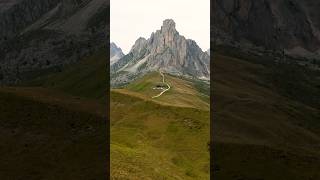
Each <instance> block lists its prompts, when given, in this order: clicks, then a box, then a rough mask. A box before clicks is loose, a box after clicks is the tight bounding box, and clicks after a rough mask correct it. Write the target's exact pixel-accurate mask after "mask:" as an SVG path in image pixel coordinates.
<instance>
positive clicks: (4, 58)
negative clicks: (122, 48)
mask: <svg viewBox="0 0 320 180" xmlns="http://www.w3.org/2000/svg"><path fill="white" fill-rule="evenodd" d="M7 2H8V1H7ZM3 4H5V6H1V7H0V85H1V84H6V85H7V84H15V83H19V82H21V81H23V80H27V79H30V78H32V77H31V75H30V74H38V73H39V72H45V71H46V70H47V69H50V71H52V70H54V69H55V70H59V71H60V70H61V69H62V68H63V67H64V66H65V65H67V64H72V63H77V62H78V61H80V60H81V59H83V57H85V56H88V55H90V54H92V53H94V52H95V51H97V50H100V49H101V48H105V47H106V36H107V35H106V27H107V19H108V18H107V16H108V14H109V11H108V6H109V4H108V1H106V0H15V1H10V3H5V2H4V0H0V5H3ZM106 62H107V60H106Z"/></svg>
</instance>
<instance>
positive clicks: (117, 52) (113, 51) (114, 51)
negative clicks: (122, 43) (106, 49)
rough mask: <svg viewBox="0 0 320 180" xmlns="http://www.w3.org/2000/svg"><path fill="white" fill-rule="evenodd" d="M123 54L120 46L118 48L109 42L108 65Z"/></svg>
mask: <svg viewBox="0 0 320 180" xmlns="http://www.w3.org/2000/svg"><path fill="white" fill-rule="evenodd" d="M123 56H124V54H123V52H122V50H121V48H119V47H118V46H117V45H116V44H115V43H113V42H112V43H110V65H112V64H114V63H116V62H117V61H118V60H119V59H121V58H122V57H123Z"/></svg>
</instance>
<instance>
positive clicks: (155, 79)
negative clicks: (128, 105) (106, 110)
mask: <svg viewBox="0 0 320 180" xmlns="http://www.w3.org/2000/svg"><path fill="white" fill-rule="evenodd" d="M164 76H165V82H166V83H168V84H169V85H170V86H171V88H170V90H169V91H167V92H165V93H164V95H162V96H160V97H158V98H154V99H152V97H153V96H155V95H157V94H159V93H160V92H161V91H162V90H158V89H153V88H154V87H156V86H157V85H163V83H162V76H161V75H160V73H159V72H151V73H149V74H147V75H145V76H144V77H142V78H140V79H138V80H136V81H134V82H132V83H130V84H129V85H127V86H126V87H125V88H123V89H116V90H114V91H118V92H121V93H125V94H130V95H132V96H137V97H140V98H143V99H145V100H150V101H151V100H152V101H154V102H156V103H160V104H162V105H167V106H179V107H192V108H198V109H203V110H209V104H210V103H209V95H208V94H209V93H208V92H209V91H210V89H209V85H207V84H205V83H200V82H195V81H190V80H187V79H182V78H179V77H176V76H172V75H169V74H164ZM200 84H201V85H202V86H203V87H202V89H201V90H202V91H201V90H200Z"/></svg>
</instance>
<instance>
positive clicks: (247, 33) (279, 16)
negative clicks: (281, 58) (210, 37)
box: [213, 0, 320, 51]
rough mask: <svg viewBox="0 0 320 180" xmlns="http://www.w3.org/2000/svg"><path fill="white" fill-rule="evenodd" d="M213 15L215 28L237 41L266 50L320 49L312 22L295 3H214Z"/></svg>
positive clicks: (287, 0)
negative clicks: (298, 47)
mask: <svg viewBox="0 0 320 180" xmlns="http://www.w3.org/2000/svg"><path fill="white" fill-rule="evenodd" d="M213 13H214V17H215V19H214V21H215V26H216V27H218V29H220V30H221V31H223V32H226V33H227V34H229V35H230V36H232V38H233V39H234V40H236V41H241V40H245V41H250V42H251V43H253V44H255V45H258V46H263V47H266V48H267V49H279V48H286V49H291V48H294V47H297V46H300V47H303V48H305V49H307V50H309V51H316V50H318V49H319V47H320V41H319V39H318V38H317V37H316V34H315V32H314V29H313V24H312V21H311V20H310V18H309V17H308V14H307V12H306V11H305V9H304V8H303V7H302V6H301V4H300V3H299V2H298V1H296V0H216V5H215V6H213Z"/></svg>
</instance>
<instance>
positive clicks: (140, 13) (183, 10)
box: [110, 0, 210, 54]
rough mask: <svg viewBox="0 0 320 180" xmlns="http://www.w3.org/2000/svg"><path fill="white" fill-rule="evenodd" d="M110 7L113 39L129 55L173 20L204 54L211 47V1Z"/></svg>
mask: <svg viewBox="0 0 320 180" xmlns="http://www.w3.org/2000/svg"><path fill="white" fill-rule="evenodd" d="M110 8H111V17H110V40H111V42H114V43H116V44H117V46H119V47H120V48H121V49H122V51H123V52H124V53H125V54H126V53H128V52H129V51H130V49H131V47H132V46H133V44H134V42H135V41H136V40H137V39H138V38H139V37H144V38H146V39H148V38H149V37H150V35H151V33H152V32H155V31H156V30H158V29H160V28H161V25H162V22H163V20H165V19H173V20H174V21H175V22H176V29H177V30H178V32H179V33H180V34H181V35H183V36H185V37H186V38H187V39H193V40H195V41H196V42H197V44H198V45H199V46H200V48H201V49H202V50H203V51H206V50H208V49H209V47H210V0H110Z"/></svg>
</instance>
